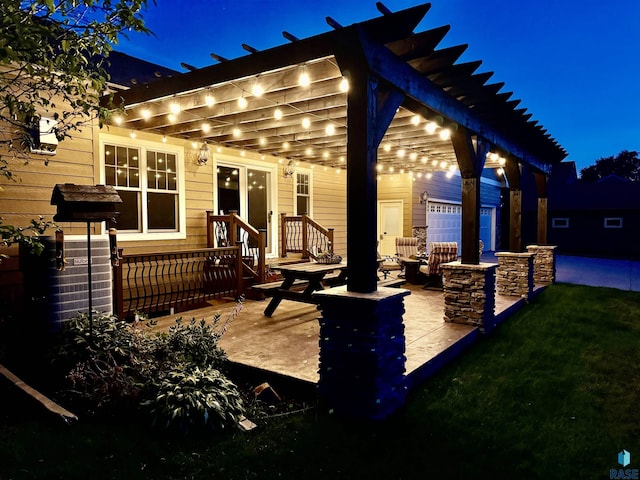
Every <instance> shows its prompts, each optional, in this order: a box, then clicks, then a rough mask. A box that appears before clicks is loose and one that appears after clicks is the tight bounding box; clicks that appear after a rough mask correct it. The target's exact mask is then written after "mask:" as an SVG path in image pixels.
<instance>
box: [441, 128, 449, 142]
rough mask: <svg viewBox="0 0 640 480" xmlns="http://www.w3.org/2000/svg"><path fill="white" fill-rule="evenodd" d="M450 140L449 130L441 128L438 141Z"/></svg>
mask: <svg viewBox="0 0 640 480" xmlns="http://www.w3.org/2000/svg"><path fill="white" fill-rule="evenodd" d="M450 138H451V130H449V129H448V128H443V129H442V130H440V139H441V140H449V139H450Z"/></svg>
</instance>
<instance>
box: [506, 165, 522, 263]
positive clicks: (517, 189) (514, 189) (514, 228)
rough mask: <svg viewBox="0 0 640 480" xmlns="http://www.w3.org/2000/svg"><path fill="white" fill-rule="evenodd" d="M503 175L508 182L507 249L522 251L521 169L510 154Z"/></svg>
mask: <svg viewBox="0 0 640 480" xmlns="http://www.w3.org/2000/svg"><path fill="white" fill-rule="evenodd" d="M506 160H507V161H506V163H505V165H504V175H505V177H507V182H508V183H509V251H511V252H516V253H517V252H522V171H521V169H520V168H521V167H520V164H519V163H518V162H517V160H516V159H514V158H513V157H512V156H511V155H509V156H507V159H506Z"/></svg>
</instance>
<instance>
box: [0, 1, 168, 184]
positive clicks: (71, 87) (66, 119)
mask: <svg viewBox="0 0 640 480" xmlns="http://www.w3.org/2000/svg"><path fill="white" fill-rule="evenodd" d="M152 1H154V3H155V0H152ZM146 6H147V0H29V1H15V0H0V24H1V25H2V35H0V148H2V147H4V148H2V150H3V151H4V152H5V155H4V156H0V174H2V175H3V176H4V177H6V178H11V168H10V167H9V165H8V161H7V155H6V153H9V159H10V158H15V157H16V156H23V157H25V159H26V156H25V155H24V154H23V152H24V150H25V149H26V148H27V147H29V146H31V142H32V135H31V131H32V128H33V126H34V123H35V122H36V121H37V119H38V116H39V115H46V116H47V117H51V118H54V119H55V120H57V125H56V126H55V127H54V132H53V133H55V135H56V137H57V138H58V140H62V139H64V138H66V137H68V136H70V132H72V131H74V130H77V129H79V128H81V127H82V126H83V125H84V124H86V123H87V121H88V120H90V119H93V118H98V119H99V120H100V121H102V120H104V119H105V118H106V116H107V114H108V110H107V109H106V108H102V107H100V106H99V102H98V100H99V96H100V95H102V94H103V93H104V92H105V88H106V84H107V81H108V79H109V75H108V73H107V71H106V70H105V62H107V61H108V60H107V57H108V55H109V52H110V51H111V50H112V48H113V45H115V44H117V43H118V39H119V37H120V36H121V35H127V33H128V32H132V31H133V32H143V33H150V32H149V30H148V29H147V28H146V27H145V24H144V21H143V19H142V16H141V12H142V10H143V9H144V8H145V7H146Z"/></svg>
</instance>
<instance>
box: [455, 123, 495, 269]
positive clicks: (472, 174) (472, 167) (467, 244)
mask: <svg viewBox="0 0 640 480" xmlns="http://www.w3.org/2000/svg"><path fill="white" fill-rule="evenodd" d="M451 141H452V143H453V149H454V150H455V153H456V158H457V159H458V166H459V167H460V174H461V176H462V245H461V248H462V253H461V259H462V263H469V264H473V265H477V264H478V263H480V249H479V247H478V246H479V243H480V176H481V174H482V169H483V168H484V162H485V158H486V155H487V151H488V145H487V144H486V143H485V142H483V141H480V140H478V141H477V142H476V145H475V147H474V142H473V139H472V138H471V133H470V132H469V131H468V130H467V129H466V128H464V127H461V126H458V128H457V130H455V131H454V132H453V133H452V135H451Z"/></svg>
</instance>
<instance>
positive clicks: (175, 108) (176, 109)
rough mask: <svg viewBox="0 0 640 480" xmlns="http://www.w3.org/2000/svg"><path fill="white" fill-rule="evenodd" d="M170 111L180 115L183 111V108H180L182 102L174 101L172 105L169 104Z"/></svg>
mask: <svg viewBox="0 0 640 480" xmlns="http://www.w3.org/2000/svg"><path fill="white" fill-rule="evenodd" d="M169 111H170V112H171V113H173V114H174V115H178V114H179V113H180V112H181V111H182V109H181V108H180V104H179V103H178V102H172V103H171V105H169Z"/></svg>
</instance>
